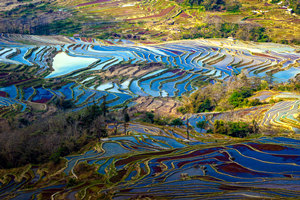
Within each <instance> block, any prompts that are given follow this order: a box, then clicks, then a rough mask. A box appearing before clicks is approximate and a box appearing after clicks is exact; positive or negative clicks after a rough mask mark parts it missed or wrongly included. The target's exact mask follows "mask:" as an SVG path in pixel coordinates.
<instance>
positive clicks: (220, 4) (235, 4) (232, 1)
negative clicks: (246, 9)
mask: <svg viewBox="0 0 300 200" xmlns="http://www.w3.org/2000/svg"><path fill="white" fill-rule="evenodd" d="M182 4H183V5H185V6H190V7H195V6H203V7H204V8H205V9H206V10H209V11H221V10H227V11H230V12H237V11H239V9H240V7H241V3H240V2H239V1H237V0H225V1H224V0H185V1H184V2H183V3H182Z"/></svg>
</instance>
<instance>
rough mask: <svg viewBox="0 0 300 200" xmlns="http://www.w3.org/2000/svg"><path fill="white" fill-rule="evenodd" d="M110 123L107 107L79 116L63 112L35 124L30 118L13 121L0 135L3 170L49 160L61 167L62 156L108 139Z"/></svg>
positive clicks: (0, 158)
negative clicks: (58, 163) (90, 143)
mask: <svg viewBox="0 0 300 200" xmlns="http://www.w3.org/2000/svg"><path fill="white" fill-rule="evenodd" d="M26 115H27V116H28V115H33V114H32V113H31V114H30V113H27V114H26ZM107 120H108V117H107V110H106V108H105V104H102V105H101V106H98V105H92V106H90V107H87V108H85V109H83V110H81V111H79V112H76V113H65V112H59V113H57V114H56V115H54V116H50V117H46V118H41V119H39V120H38V119H37V120H34V121H32V122H30V121H29V120H27V119H26V118H19V119H10V120H9V127H7V130H3V129H2V130H1V131H0V168H11V167H18V166H22V165H25V164H27V163H32V164H38V163H42V162H47V161H49V160H52V161H53V162H56V163H57V162H59V161H60V157H61V156H65V155H67V154H70V153H71V152H74V151H78V150H80V149H81V148H82V147H83V146H84V145H86V144H88V143H89V142H91V141H95V139H98V138H101V137H106V136H107V129H106V122H107Z"/></svg>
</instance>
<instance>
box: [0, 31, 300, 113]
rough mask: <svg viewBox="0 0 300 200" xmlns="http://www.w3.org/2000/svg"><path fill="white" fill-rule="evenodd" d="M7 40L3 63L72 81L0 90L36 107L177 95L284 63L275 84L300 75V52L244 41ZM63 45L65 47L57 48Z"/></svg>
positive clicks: (52, 78)
mask: <svg viewBox="0 0 300 200" xmlns="http://www.w3.org/2000/svg"><path fill="white" fill-rule="evenodd" d="M11 37H12V38H11V39H10V38H9V37H7V36H6V35H2V37H1V41H3V44H5V45H2V46H3V48H2V49H1V51H0V57H1V59H2V62H3V63H15V62H18V63H21V64H24V65H34V66H40V69H39V70H36V71H32V72H30V73H32V74H33V75H37V76H39V77H41V78H44V79H46V80H47V81H50V82H55V81H56V80H59V79H67V80H68V81H69V82H73V84H75V82H76V85H72V86H71V85H68V86H66V85H65V84H63V85H60V86H57V88H58V89H57V88H56V86H55V85H54V84H53V86H50V87H54V88H55V89H52V88H44V89H45V90H47V91H48V94H41V93H43V91H42V90H41V89H38V88H41V87H42V85H39V86H35V87H30V86H29V85H25V86H24V88H23V87H22V84H18V85H16V86H14V85H13V84H12V85H11V86H9V87H12V88H13V87H17V91H18V90H20V93H21V94H18V95H17V96H16V94H13V93H12V92H13V90H10V91H4V89H2V90H1V91H2V93H3V95H4V94H5V95H8V96H9V97H10V98H13V99H23V100H27V101H35V102H39V103H48V102H49V101H51V99H53V98H55V97H57V96H59V95H62V96H64V97H65V99H67V100H72V101H74V102H75V104H76V105H77V106H79V107H80V106H83V105H87V104H90V103H91V101H90V100H91V99H93V97H94V96H95V99H96V101H97V102H98V103H99V102H100V101H101V98H102V96H103V95H102V96H101V95H100V93H101V91H102V93H101V94H104V93H105V94H107V95H108V97H110V98H111V101H114V103H113V102H110V103H109V106H113V107H116V106H119V105H121V104H122V101H123V103H124V101H125V102H128V101H127V100H129V99H131V98H133V97H139V96H152V97H167V96H168V97H176V96H181V95H183V94H186V93H189V92H192V91H193V90H195V89H196V87H195V86H194V85H193V82H194V81H197V80H200V79H201V80H202V81H211V82H213V81H214V80H218V79H219V80H225V81H226V80H227V78H228V77H230V76H232V75H234V74H237V73H239V72H240V70H241V69H244V70H248V71H249V72H250V75H251V76H259V77H262V76H264V75H265V73H266V72H270V71H272V70H274V69H275V68H277V67H278V65H277V62H280V63H283V64H284V67H283V68H282V69H281V70H283V71H278V72H277V73H275V74H274V80H275V81H276V80H278V81H286V80H287V79H289V78H292V77H294V76H296V75H297V74H298V73H299V72H298V71H297V69H298V67H294V68H293V67H289V66H290V65H291V64H295V63H297V62H296V60H297V59H299V58H300V55H299V53H297V52H296V51H295V49H293V48H292V47H289V48H286V47H285V46H282V47H280V48H278V47H276V48H275V46H272V45H271V47H272V48H274V49H272V51H270V50H269V49H266V48H265V47H263V46H262V45H257V44H254V43H253V44H252V43H251V45H250V46H251V48H248V46H249V44H248V43H247V45H246V44H244V45H243V42H236V43H231V42H230V40H228V41H227V40H224V41H219V40H195V41H178V42H172V43H165V44H155V45H140V44H132V43H130V42H128V41H127V42H125V43H124V42H123V43H122V41H121V43H122V44H121V45H120V41H111V42H110V43H108V42H105V41H103V42H101V41H96V40H94V39H87V38H56V39H54V38H53V40H52V41H51V37H49V38H44V39H43V38H42V37H35V38H32V41H33V42H34V41H35V40H37V39H38V40H39V41H42V42H43V45H30V46H29V45H24V44H23V45H22V44H19V46H18V47H16V46H15V45H13V43H12V41H13V40H14V39H15V38H14V37H13V36H11ZM27 39H30V37H28V38H27ZM5 41H6V42H5ZM46 41H47V42H48V45H47V44H45V42H46ZM62 41H64V42H65V43H64V44H62ZM16 43H18V42H16ZM10 45H11V47H9V46H10ZM255 48H257V49H258V50H255ZM283 50H284V53H283V52H282V51H283ZM252 51H253V52H252ZM257 52H259V53H257ZM289 55H290V56H289ZM157 63H160V64H159V65H160V66H159V65H158V64H157ZM120 74H121V75H120ZM276 74H278V75H276ZM287 74H291V75H287ZM125 86H126V87H125ZM99 92H100V93H99ZM103 92H104V93H103ZM98 93H99V94H98ZM39 95H40V96H41V95H42V96H43V95H44V97H39ZM46 96H47V97H46ZM289 118H291V117H288V118H287V119H289Z"/></svg>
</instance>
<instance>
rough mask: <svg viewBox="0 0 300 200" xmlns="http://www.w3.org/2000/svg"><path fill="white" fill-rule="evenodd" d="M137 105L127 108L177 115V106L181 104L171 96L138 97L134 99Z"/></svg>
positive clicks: (178, 114)
mask: <svg viewBox="0 0 300 200" xmlns="http://www.w3.org/2000/svg"><path fill="white" fill-rule="evenodd" d="M135 102H136V103H137V105H135V106H133V107H131V108H129V111H130V112H151V111H153V112H154V113H155V114H157V115H160V116H172V117H179V116H180V115H181V114H180V113H179V112H177V108H178V107H179V106H181V102H179V101H176V100H174V99H172V98H154V97H139V98H138V99H136V100H135Z"/></svg>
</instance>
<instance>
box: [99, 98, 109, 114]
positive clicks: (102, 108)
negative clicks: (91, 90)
mask: <svg viewBox="0 0 300 200" xmlns="http://www.w3.org/2000/svg"><path fill="white" fill-rule="evenodd" d="M100 108H101V111H102V113H103V116H104V117H106V114H107V107H106V96H104V97H103V102H102V104H101V107H100Z"/></svg>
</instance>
